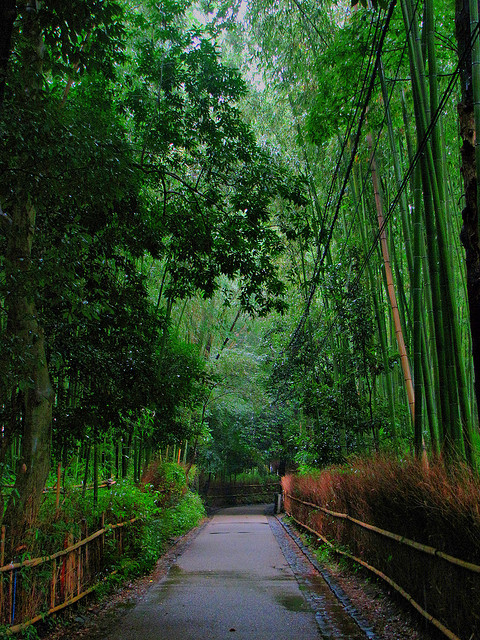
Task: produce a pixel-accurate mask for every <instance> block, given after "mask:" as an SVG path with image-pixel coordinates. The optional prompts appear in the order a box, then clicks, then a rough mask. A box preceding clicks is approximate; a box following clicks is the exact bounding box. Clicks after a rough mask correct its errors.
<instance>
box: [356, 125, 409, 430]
mask: <svg viewBox="0 0 480 640" xmlns="http://www.w3.org/2000/svg"><path fill="white" fill-rule="evenodd" d="M367 144H368V147H369V150H370V170H371V174H372V183H373V191H374V197H375V206H376V209H377V219H378V226H379V230H380V245H381V249H382V256H383V263H384V268H385V276H386V281H387V291H388V297H389V299H390V306H391V309H392V317H393V323H394V327H395V338H396V340H397V345H398V351H399V354H400V363H401V365H402V371H403V377H404V381H405V388H406V391H407V398H408V405H409V407H410V414H411V417H412V422H414V421H415V392H414V389H413V381H412V374H411V371H410V363H409V360H408V355H407V348H406V345H405V339H404V337H403V330H402V324H401V321H400V314H399V311H398V304H397V296H396V293H395V285H394V283H393V273H392V266H391V263H390V254H389V250H388V243H387V233H386V231H385V226H384V217H383V205H382V199H381V195H380V185H379V182H378V176H377V165H376V161H375V155H374V152H373V149H372V136H371V134H370V133H369V134H368V135H367Z"/></svg>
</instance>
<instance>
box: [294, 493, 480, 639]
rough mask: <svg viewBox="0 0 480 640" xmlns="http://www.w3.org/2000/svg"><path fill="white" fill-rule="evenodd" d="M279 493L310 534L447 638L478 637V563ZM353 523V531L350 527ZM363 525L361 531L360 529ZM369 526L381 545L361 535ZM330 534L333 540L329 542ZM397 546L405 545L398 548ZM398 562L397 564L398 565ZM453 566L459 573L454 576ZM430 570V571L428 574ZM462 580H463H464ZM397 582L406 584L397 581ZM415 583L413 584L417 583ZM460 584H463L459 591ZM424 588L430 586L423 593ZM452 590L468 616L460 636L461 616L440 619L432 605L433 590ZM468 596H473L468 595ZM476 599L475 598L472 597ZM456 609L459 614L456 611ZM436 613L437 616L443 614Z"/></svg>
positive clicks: (450, 594) (439, 593) (436, 593)
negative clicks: (389, 589)
mask: <svg viewBox="0 0 480 640" xmlns="http://www.w3.org/2000/svg"><path fill="white" fill-rule="evenodd" d="M283 496H284V505H285V512H286V513H287V515H288V516H290V517H291V518H292V520H294V521H295V522H296V523H297V524H298V525H299V526H301V527H303V528H304V529H305V530H307V531H309V532H310V533H312V534H313V535H315V536H316V537H317V538H318V539H319V540H321V541H322V542H324V543H325V544H326V545H328V546H329V547H330V548H331V549H332V550H333V551H334V552H335V553H337V554H340V555H342V556H345V557H347V558H350V559H351V560H353V561H355V562H357V563H358V564H360V565H361V566H363V567H365V568H366V569H367V570H368V571H370V572H371V573H373V574H375V575H376V576H378V577H379V578H381V579H382V580H383V581H385V582H386V583H387V584H388V585H390V586H391V587H392V588H393V589H394V590H395V591H397V592H398V593H399V594H400V595H402V596H403V597H404V598H405V599H406V600H407V601H408V602H409V603H410V605H411V606H413V607H414V608H415V609H416V610H417V612H418V613H420V614H421V615H422V616H423V617H424V618H426V619H427V620H428V621H429V622H430V623H431V624H432V625H434V626H435V627H436V628H437V629H438V630H439V631H441V633H442V634H443V635H444V636H445V637H447V638H449V640H461V637H464V638H467V639H468V640H472V638H474V637H475V638H476V637H477V635H476V631H475V629H476V628H477V625H478V618H476V614H475V611H474V610H475V609H476V605H475V598H476V596H475V595H474V594H475V593H477V588H476V586H475V585H478V575H479V574H480V566H479V565H477V564H475V563H473V562H467V561H465V560H462V559H460V558H456V557H454V556H452V555H449V554H446V553H444V552H442V551H440V550H438V549H435V548H434V547H431V546H428V545H425V544H421V543H419V542H416V541H415V540H410V539H409V538H405V537H403V536H400V535H398V534H396V533H392V532H391V531H387V530H385V529H381V528H379V527H376V526H374V525H371V524H369V523H366V522H362V521H361V520H358V519H356V518H354V517H352V516H350V515H348V514H346V513H340V512H337V511H333V510H331V509H328V508H326V507H323V506H321V505H318V504H314V503H312V502H308V501H306V500H302V499H300V498H298V497H296V496H293V495H292V494H290V493H289V492H287V491H285V490H284V492H283ZM315 514H316V515H315ZM324 515H326V516H330V518H332V520H330V521H329V519H328V518H324ZM318 518H320V519H318ZM335 520H337V521H344V522H345V523H351V525H352V526H353V527H354V528H353V529H351V528H350V526H349V528H347V529H345V528H343V529H342V528H341V529H338V526H341V527H343V525H340V524H339V525H335V524H334V523H335ZM355 528H356V530H357V531H358V533H355ZM319 529H320V530H319ZM362 531H363V532H364V533H361V532H362ZM369 532H371V533H373V534H376V535H379V536H382V537H383V538H384V539H385V545H386V547H385V549H383V546H384V545H380V544H378V543H375V542H374V541H373V539H370V541H368V539H367V538H364V537H363V536H365V535H367V536H368V533H369ZM327 535H329V537H330V539H328V538H327ZM359 536H360V537H359ZM332 539H333V540H334V542H332ZM388 541H393V543H396V548H397V549H398V552H395V551H394V549H393V547H392V546H391V544H392V542H388ZM351 544H353V547H354V551H353V552H352V551H351V550H348V551H347V550H345V549H344V548H342V545H346V546H350V545H351ZM389 545H390V546H389ZM405 547H406V548H408V549H415V551H416V552H419V553H420V556H418V558H417V560H418V562H417V564H415V562H412V559H411V558H409V557H408V556H406V555H405V554H406V553H407V550H406V549H405ZM355 549H356V551H355ZM372 549H373V551H372ZM402 549H405V550H404V551H402ZM422 554H426V555H427V556H428V557H430V560H428V563H429V564H428V566H424V565H425V562H427V560H426V559H425V560H422V558H424V557H425V555H422ZM369 556H371V557H369ZM437 559H440V560H441V561H446V562H448V563H449V564H450V565H451V571H449V572H448V573H446V572H445V570H444V568H443V569H442V567H441V566H437V565H434V564H431V563H435V562H437V564H438V560H437ZM402 563H404V566H403V567H402V566H401V565H402ZM375 564H377V566H375ZM378 565H380V566H381V567H382V570H381V569H379V568H378ZM407 567H408V568H407ZM415 567H419V568H420V569H419V570H420V573H421V572H422V571H423V572H424V573H423V574H422V575H420V573H419V575H418V576H416V577H415V578H414V574H413V573H410V574H409V573H408V572H409V571H410V572H412V571H416V569H415ZM399 568H400V570H398V569H399ZM455 572H460V573H458V575H455V576H453V573H455ZM387 574H390V575H387ZM396 574H398V575H396ZM433 574H435V577H433ZM439 580H440V581H439ZM415 582H419V583H422V582H423V585H424V586H423V587H422V588H421V589H418V588H417V589H415V587H412V585H413V584H414V583H415ZM466 582H468V586H467V584H466ZM402 583H405V584H403V586H402ZM429 583H430V584H429ZM427 585H428V586H427ZM460 585H461V586H460ZM416 586H417V587H418V585H416ZM405 587H406V588H405ZM461 587H463V593H462V588H461ZM411 588H414V591H413V593H417V595H416V596H413V595H411V593H408V592H407V590H406V589H409V591H410V590H411ZM427 591H428V592H429V596H428V598H427ZM443 592H445V593H443ZM432 594H433V595H432ZM453 594H455V596H456V597H457V596H458V598H460V600H463V602H462V606H464V607H465V608H464V611H463V613H464V615H465V616H466V615H467V612H468V615H469V616H470V621H469V625H471V626H468V625H467V635H466V636H462V633H460V630H461V629H462V628H463V625H462V624H461V622H460V623H459V621H458V619H456V618H455V616H454V618H453V619H450V618H449V617H448V615H447V617H446V619H443V618H444V613H445V611H444V610H443V608H442V605H441V604H440V605H439V606H437V603H436V601H435V596H438V597H447V598H451V597H453ZM467 594H468V595H467ZM472 594H473V596H472ZM472 597H473V601H472V600H471V599H472ZM419 601H420V602H422V603H423V606H422V605H420V604H419ZM476 602H477V604H478V600H476ZM469 603H470V604H469ZM472 606H473V610H472ZM428 609H430V610H432V611H433V612H434V613H435V615H432V613H430V612H429V611H428ZM459 615H461V613H460V614H459ZM472 616H473V617H472ZM439 618H442V620H440V619H439ZM447 625H448V626H447ZM449 627H450V628H449ZM452 628H453V629H455V631H452ZM472 629H473V633H472ZM477 630H478V629H477Z"/></svg>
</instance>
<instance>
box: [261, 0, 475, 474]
mask: <svg viewBox="0 0 480 640" xmlns="http://www.w3.org/2000/svg"><path fill="white" fill-rule="evenodd" d="M457 5H458V6H457V19H456V26H457V42H455V39H454V37H455V36H454V32H453V29H451V28H450V27H452V26H453V25H454V11H453V8H452V7H449V6H447V5H446V4H443V3H438V2H437V3H435V2H429V1H428V0H427V1H426V2H425V3H423V4H420V3H416V4H415V3H413V2H409V0H406V1H402V2H399V3H397V4H390V5H389V6H378V7H374V8H370V9H366V8H359V7H358V6H357V7H354V9H353V10H352V11H349V10H348V9H347V10H339V8H338V7H333V6H332V7H328V8H327V7H325V6H322V7H318V6H316V5H314V4H309V3H298V2H292V3H281V4H280V5H277V6H276V7H275V8H273V5H268V7H267V5H266V4H265V3H262V2H257V3H254V8H253V12H252V14H251V28H252V29H253V32H254V33H255V36H254V38H255V41H256V42H258V40H259V39H261V43H262V44H261V46H260V47H259V49H260V50H261V53H259V54H258V55H259V57H260V58H261V60H262V62H263V64H264V65H266V66H267V69H268V71H267V74H269V75H270V77H271V78H274V79H275V81H276V83H277V84H276V89H277V90H279V91H280V92H281V95H282V96H283V106H284V110H285V111H284V118H285V119H286V120H288V119H291V121H292V122H293V126H295V127H296V128H297V140H296V143H297V147H296V149H295V153H296V157H297V158H298V160H297V161H298V163H300V164H301V165H302V167H303V170H304V171H305V174H306V175H307V176H308V182H309V192H310V198H311V206H310V209H309V214H307V217H304V218H303V221H302V223H303V224H304V228H303V231H302V232H301V233H298V234H297V246H298V250H297V252H296V253H295V254H293V252H292V253H291V255H292V257H293V259H292V263H291V268H292V272H294V273H295V276H294V277H295V278H296V279H297V281H298V284H299V290H300V291H302V292H303V295H302V298H300V300H299V309H298V312H297V319H296V320H295V318H293V322H295V324H294V329H293V333H292V337H291V339H290V340H289V342H288V343H287V345H286V347H285V348H284V349H282V350H281V352H280V356H279V358H278V360H277V362H276V366H275V372H274V376H275V385H276V387H277V389H278V396H277V397H278V398H287V397H290V398H292V397H294V395H295V394H294V393H293V394H292V393H291V389H292V388H294V387H295V385H294V386H293V387H292V384H291V383H292V381H293V380H294V381H295V384H297V383H298V384H299V386H300V385H301V384H302V382H301V381H300V378H302V377H303V389H304V391H303V396H302V394H300V395H299V396H297V400H299V402H298V406H299V408H300V411H301V412H302V413H303V415H304V416H306V423H307V425H309V426H307V431H308V429H310V436H308V437H304V438H303V439H302V438H300V440H301V441H302V440H303V448H304V450H305V459H307V460H308V459H309V458H310V459H315V458H317V459H318V457H319V454H320V457H321V451H322V447H324V438H323V442H322V435H321V434H322V431H323V433H324V434H325V431H327V432H328V427H327V429H325V426H326V425H330V426H331V442H332V445H331V447H330V448H331V449H332V448H336V449H337V454H336V456H337V458H338V459H341V457H343V456H344V455H345V453H346V452H348V451H349V450H350V451H352V450H354V449H355V447H356V446H367V447H369V446H372V445H373V447H374V448H377V449H378V448H379V447H380V446H382V441H383V445H385V444H387V445H390V446H392V447H393V448H394V449H396V450H399V449H400V450H402V449H403V446H404V445H403V444H402V442H403V443H404V444H405V443H409V445H411V446H413V447H414V449H415V451H416V453H417V455H421V454H422V452H423V451H424V450H426V449H428V450H429V451H431V452H432V453H433V454H438V453H440V452H441V453H442V454H444V455H445V456H446V458H452V459H458V458H459V457H460V458H461V459H463V460H465V461H467V462H468V464H470V465H475V459H476V456H477V455H478V415H477V410H476V408H475V407H476V391H475V387H474V382H473V379H474V376H473V368H472V358H471V350H472V346H471V334H470V323H469V309H468V305H469V308H470V317H471V328H472V338H473V346H474V354H475V353H476V351H475V349H476V340H477V337H476V333H477V321H476V313H477V311H476V306H477V299H478V295H477V294H476V286H477V280H476V278H477V275H476V274H477V272H476V265H477V263H478V261H477V258H476V256H477V254H476V253H475V252H476V250H477V249H476V247H477V246H478V235H476V234H478V231H477V222H476V213H475V212H476V202H475V197H476V196H475V194H476V192H477V190H476V175H475V168H474V163H473V164H472V160H471V155H472V152H474V147H473V144H472V139H473V138H474V131H475V126H474V124H473V122H472V119H473V115H474V114H473V99H472V95H471V93H472V90H473V91H474V90H475V89H474V87H475V86H478V85H476V84H475V83H474V82H472V81H471V69H472V68H474V67H475V65H474V64H473V66H472V54H473V55H475V47H476V42H477V31H476V29H477V28H476V17H475V16H474V14H472V16H473V18H472V21H470V20H469V15H470V14H469V8H468V6H467V5H465V6H460V4H459V3H457ZM462 11H463V13H462ZM470 25H473V26H472V27H471V26H470ZM282 34H288V35H287V36H286V37H283V38H282ZM474 59H475V58H474ZM272 61H274V62H272ZM469 71H470V75H468V72H469ZM462 82H463V83H464V84H463V85H462ZM462 86H464V87H468V91H469V92H470V95H469V96H468V95H466V92H465V90H462ZM468 100H469V101H470V102H468ZM278 102H280V100H278V98H277V103H278ZM457 105H458V106H457ZM458 113H460V115H461V117H462V114H463V121H461V122H460V127H459V118H458ZM465 113H466V114H467V115H466V116H465ZM459 129H461V136H462V139H463V148H462V160H461V159H460V154H459V152H458V150H459V147H460V143H459V135H458V132H459ZM276 135H277V136H281V135H283V133H282V132H281V131H278V130H277V132H276ZM460 142H461V141H460ZM298 145H299V146H300V148H299V146H298ZM469 152H470V158H469V155H468V154H469ZM331 158H335V160H334V161H333V163H332V160H331ZM461 163H463V165H462V168H461V171H460V165H461ZM472 167H473V168H472ZM461 172H462V173H463V177H464V181H465V184H462V182H461V180H460V177H461ZM472 176H473V177H472ZM464 189H466V190H467V194H466V198H467V206H466V207H465V208H463V206H462V202H465V200H464V199H463V198H464V197H465V195H464ZM468 189H470V190H471V191H470V192H469V191H468ZM472 190H473V191H474V196H473V202H472V195H470V194H471V193H472ZM462 209H463V212H462ZM462 214H463V223H464V224H463V227H462ZM459 238H461V242H462V243H463V245H464V246H465V248H466V250H467V261H466V266H467V275H465V259H464V254H463V252H462V248H461V246H460V241H459ZM467 290H468V292H467ZM302 299H303V300H302ZM467 300H468V302H467ZM300 372H301V373H300ZM477 377H478V376H477ZM295 388H298V387H295ZM347 405H348V406H347ZM352 405H354V406H356V407H357V410H356V411H354V412H353V415H352V412H351V407H352ZM362 405H363V406H362ZM349 409H350V414H349ZM322 423H323V424H322ZM367 435H368V437H367V438H366V436H367ZM349 440H350V442H349ZM368 440H371V444H369V443H368ZM359 441H363V444H361V443H360V442H359ZM312 445H313V449H314V450H315V446H316V452H315V453H314V454H313V455H309V454H308V452H307V451H306V449H307V448H308V447H312ZM409 445H407V446H409ZM331 454H332V451H330V452H329V454H327V457H328V455H331Z"/></svg>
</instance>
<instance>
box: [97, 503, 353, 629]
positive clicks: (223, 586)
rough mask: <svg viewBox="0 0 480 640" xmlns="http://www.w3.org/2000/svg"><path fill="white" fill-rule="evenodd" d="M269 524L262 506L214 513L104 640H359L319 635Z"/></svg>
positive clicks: (314, 616) (314, 618) (318, 625)
mask: <svg viewBox="0 0 480 640" xmlns="http://www.w3.org/2000/svg"><path fill="white" fill-rule="evenodd" d="M269 521H274V522H275V523H276V520H275V519H274V518H272V517H268V516H267V515H265V505H259V506H254V507H252V506H249V507H232V508H228V509H222V510H221V511H219V512H218V513H217V514H216V515H215V516H214V517H213V518H212V519H211V521H210V522H209V523H208V524H207V525H206V526H205V527H204V528H203V529H202V530H201V531H200V533H199V535H198V536H197V537H196V538H195V539H194V540H193V541H192V542H191V544H190V545H189V546H188V547H187V549H186V550H185V551H184V552H183V553H182V554H181V555H180V557H178V558H177V561H176V563H175V564H174V565H173V566H172V567H171V568H170V571H169V572H168V574H167V576H166V577H165V578H164V579H163V580H161V581H160V582H159V583H158V584H156V585H154V586H153V587H152V588H151V589H150V590H149V592H148V593H147V594H146V596H145V597H144V598H143V599H142V600H141V601H140V602H138V603H137V604H136V605H135V607H134V608H133V609H132V610H131V611H129V612H128V613H127V614H126V615H125V616H124V617H122V619H121V620H120V621H119V623H118V624H117V626H116V627H115V628H114V629H113V630H111V631H110V633H109V634H108V635H107V636H104V638H105V640H139V639H141V640H224V639H226V638H232V639H233V638H235V639H236V640H314V639H318V638H322V637H323V638H326V637H328V638H346V637H348V638H365V636H364V635H363V634H360V635H359V629H358V627H356V625H353V627H355V628H354V629H353V630H352V629H350V630H349V631H348V630H347V632H346V634H345V633H343V632H338V633H337V632H336V631H335V630H334V631H328V632H327V633H325V629H326V626H325V621H323V623H322V621H321V620H320V619H319V613H318V610H317V611H314V608H312V606H311V602H310V603H309V601H308V600H307V598H306V597H305V596H304V593H305V591H306V587H305V585H302V582H301V581H300V584H299V582H298V581H297V579H296V577H295V575H294V573H293V572H292V569H291V568H290V565H289V563H288V562H287V560H286V558H285V555H284V553H283V552H282V550H281V548H280V545H279V542H278V536H279V533H278V531H277V533H276V534H275V535H274V532H273V530H272V528H271V526H270V524H269ZM276 524H277V527H280V526H279V525H278V523H276ZM280 528H281V527H280ZM287 555H288V554H287ZM301 587H302V588H301ZM327 591H328V588H327ZM322 602H323V600H322ZM346 617H347V616H346ZM350 623H351V621H350ZM328 626H329V625H328V624H327V627H328ZM321 629H322V632H321ZM330 629H333V627H331V625H330Z"/></svg>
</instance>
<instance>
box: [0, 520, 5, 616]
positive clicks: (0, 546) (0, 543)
mask: <svg viewBox="0 0 480 640" xmlns="http://www.w3.org/2000/svg"><path fill="white" fill-rule="evenodd" d="M4 564H5V525H3V526H2V537H1V540H0V566H2V567H3V565H4ZM2 621H3V576H0V622H2Z"/></svg>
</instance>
